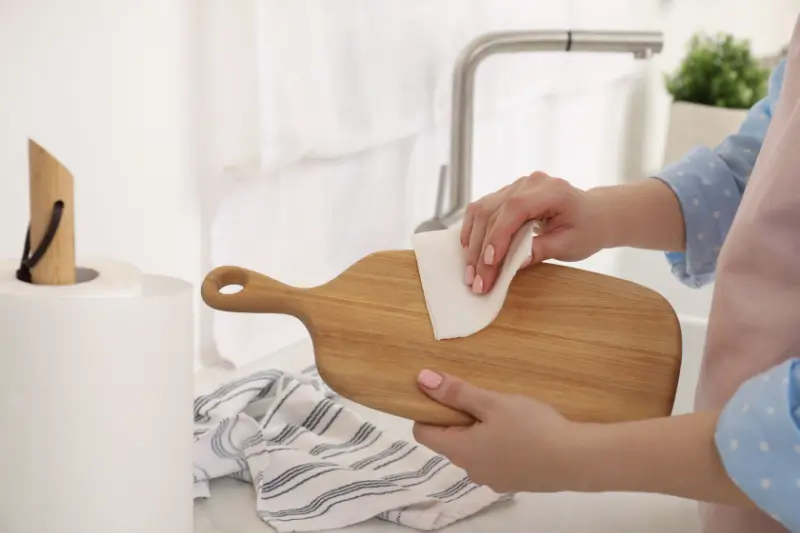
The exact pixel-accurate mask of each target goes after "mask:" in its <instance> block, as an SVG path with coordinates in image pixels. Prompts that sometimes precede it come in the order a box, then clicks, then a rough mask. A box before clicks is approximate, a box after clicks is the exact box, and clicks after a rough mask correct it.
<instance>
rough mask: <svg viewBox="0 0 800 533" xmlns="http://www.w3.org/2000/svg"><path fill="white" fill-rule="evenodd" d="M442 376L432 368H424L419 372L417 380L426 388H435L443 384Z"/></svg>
mask: <svg viewBox="0 0 800 533" xmlns="http://www.w3.org/2000/svg"><path fill="white" fill-rule="evenodd" d="M442 379H443V378H442V376H440V375H439V374H437V373H436V372H433V371H431V370H423V371H422V372H420V373H419V376H418V377H417V381H419V384H420V385H422V386H423V387H425V388H426V389H435V388H437V387H438V386H439V385H441V384H442Z"/></svg>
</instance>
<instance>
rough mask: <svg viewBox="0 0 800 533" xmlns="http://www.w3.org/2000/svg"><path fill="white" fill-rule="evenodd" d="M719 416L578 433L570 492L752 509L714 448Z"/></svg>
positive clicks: (600, 427) (573, 447)
mask: <svg viewBox="0 0 800 533" xmlns="http://www.w3.org/2000/svg"><path fill="white" fill-rule="evenodd" d="M718 418H719V413H718V412H705V413H696V414H690V415H681V416H673V417H667V418H658V419H653V420H644V421H639V422H626V423H618V424H606V425H601V424H585V425H580V426H579V427H578V429H577V435H576V438H575V439H574V442H573V444H571V445H570V446H569V448H570V450H569V452H568V453H570V454H571V456H572V461H571V462H572V468H574V470H573V473H574V479H572V482H571V485H572V487H570V490H575V491H578V492H606V491H611V492H617V491H619V492H648V493H659V494H670V495H673V496H678V497H682V498H688V499H693V500H699V501H705V502H711V503H721V504H728V505H739V506H752V505H753V503H752V502H751V501H750V499H749V498H748V497H747V496H746V495H745V494H744V493H743V492H742V491H740V490H739V488H738V487H737V486H736V485H735V484H734V483H733V481H731V479H730V478H729V477H728V475H727V473H726V471H725V468H724V466H723V464H722V461H721V460H720V458H719V454H718V452H717V449H716V446H715V444H714V431H715V428H716V424H717V419H718Z"/></svg>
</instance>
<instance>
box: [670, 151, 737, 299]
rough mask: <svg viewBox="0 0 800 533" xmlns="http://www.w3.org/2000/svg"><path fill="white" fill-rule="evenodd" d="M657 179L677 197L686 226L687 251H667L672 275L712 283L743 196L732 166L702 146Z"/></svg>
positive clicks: (694, 282)
mask: <svg viewBox="0 0 800 533" xmlns="http://www.w3.org/2000/svg"><path fill="white" fill-rule="evenodd" d="M656 179H659V180H661V181H662V182H664V183H665V184H666V185H667V186H669V187H670V189H672V192H673V193H674V194H675V196H676V197H677V198H678V202H679V204H680V207H681V212H682V214H683V219H684V224H685V228H686V251H685V252H669V253H667V254H666V258H667V261H668V262H669V263H670V265H671V267H672V273H673V275H674V276H675V277H676V278H677V279H678V280H679V281H681V283H683V284H684V285H687V286H689V287H694V288H697V287H702V286H704V285H706V284H708V283H711V282H712V281H713V280H714V273H715V271H716V268H717V258H718V256H719V252H720V249H721V247H722V243H723V242H725V237H726V236H727V232H728V229H729V228H730V227H731V224H732V223H733V217H734V216H735V215H736V210H737V207H738V205H739V201H740V199H741V194H740V193H739V190H738V189H737V187H736V186H735V184H734V183H732V180H731V179H730V169H729V168H727V166H726V165H725V162H724V161H722V160H721V159H720V158H719V156H717V155H716V154H715V153H714V152H713V151H712V150H709V149H708V148H705V147H700V148H696V149H695V150H693V151H692V152H690V153H689V154H688V155H687V156H686V157H684V158H683V159H682V160H681V161H679V162H677V163H675V164H673V165H670V166H668V167H666V168H665V169H664V170H663V171H662V172H661V173H660V175H659V176H657V177H656Z"/></svg>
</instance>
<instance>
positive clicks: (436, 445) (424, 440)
mask: <svg viewBox="0 0 800 533" xmlns="http://www.w3.org/2000/svg"><path fill="white" fill-rule="evenodd" d="M470 429H471V426H470V427H438V426H429V425H427V424H420V423H415V424H414V427H413V429H412V434H413V435H414V440H415V441H417V442H418V443H420V444H422V445H423V446H425V447H427V448H430V449H431V450H433V451H434V452H436V453H438V454H439V455H444V456H445V457H447V458H448V459H450V461H451V462H453V458H454V457H459V456H463V455H464V453H463V450H464V448H465V447H466V445H467V442H468V439H470V438H471V436H470V433H469V431H470Z"/></svg>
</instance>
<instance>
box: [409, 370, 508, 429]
mask: <svg viewBox="0 0 800 533" xmlns="http://www.w3.org/2000/svg"><path fill="white" fill-rule="evenodd" d="M417 381H418V382H419V384H420V387H421V388H422V390H423V391H424V392H425V394H427V395H428V396H430V397H431V398H433V399H434V400H436V401H437V402H439V403H440V404H442V405H446V406H447V407H452V408H453V409H456V410H458V411H462V412H465V413H467V414H470V415H472V416H473V417H475V418H477V419H478V420H485V419H486V417H487V416H488V414H489V412H490V411H491V410H492V409H493V408H494V405H495V404H496V394H497V393H495V392H492V391H488V390H485V389H481V388H478V387H476V386H474V385H472V384H470V383H467V382H466V381H464V380H462V379H460V378H457V377H455V376H450V375H448V374H438V373H436V372H433V371H432V370H423V371H422V372H420V374H419V376H418V378H417Z"/></svg>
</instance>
